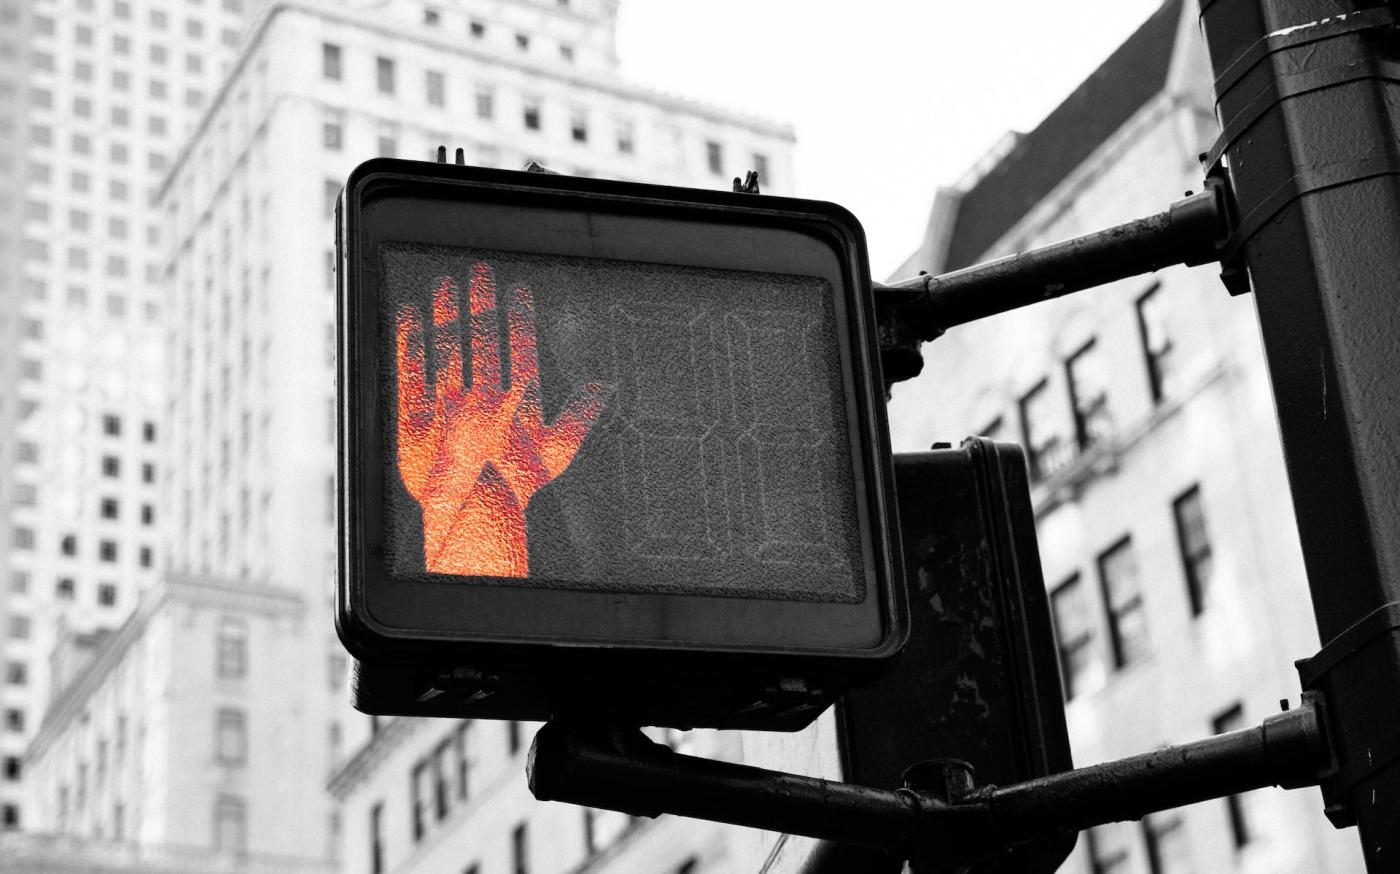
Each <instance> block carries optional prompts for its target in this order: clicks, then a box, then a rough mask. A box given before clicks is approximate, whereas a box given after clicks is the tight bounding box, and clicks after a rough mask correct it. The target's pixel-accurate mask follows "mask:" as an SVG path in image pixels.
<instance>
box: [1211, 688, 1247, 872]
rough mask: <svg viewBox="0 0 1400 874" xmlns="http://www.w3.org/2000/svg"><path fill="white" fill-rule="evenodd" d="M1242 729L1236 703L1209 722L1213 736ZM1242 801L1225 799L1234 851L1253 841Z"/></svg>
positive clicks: (1233, 797)
mask: <svg viewBox="0 0 1400 874" xmlns="http://www.w3.org/2000/svg"><path fill="white" fill-rule="evenodd" d="M1244 727H1245V724H1244V705H1242V704H1240V703H1238V702H1236V703H1235V704H1234V705H1232V706H1230V707H1229V708H1227V709H1225V710H1223V711H1221V712H1220V713H1219V714H1218V715H1216V717H1215V718H1214V719H1212V720H1211V731H1212V732H1214V733H1215V734H1225V733H1226V732H1231V731H1238V730H1239V729H1241V728H1244ZM1244 800H1245V799H1244V796H1242V795H1227V796H1226V797H1225V811H1226V814H1227V815H1228V816H1229V822H1230V840H1231V841H1232V842H1233V843H1234V846H1235V849H1239V848H1240V847H1243V846H1244V845H1245V844H1247V843H1249V842H1250V840H1252V839H1253V834H1252V833H1251V832H1250V828H1249V817H1248V815H1247V814H1246V812H1245V804H1244Z"/></svg>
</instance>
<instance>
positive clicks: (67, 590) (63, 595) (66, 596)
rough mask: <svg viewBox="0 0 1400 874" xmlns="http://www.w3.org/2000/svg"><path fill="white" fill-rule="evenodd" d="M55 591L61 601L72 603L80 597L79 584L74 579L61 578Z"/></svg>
mask: <svg viewBox="0 0 1400 874" xmlns="http://www.w3.org/2000/svg"><path fill="white" fill-rule="evenodd" d="M53 591H54V597H56V598H58V599H59V600H60V601H72V600H73V599H74V598H76V597H77V595H78V583H77V581H76V580H74V579H73V578H72V577H59V578H58V581H57V582H56V583H54V589H53Z"/></svg>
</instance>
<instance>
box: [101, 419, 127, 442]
mask: <svg viewBox="0 0 1400 874" xmlns="http://www.w3.org/2000/svg"><path fill="white" fill-rule="evenodd" d="M102 433H103V434H106V435H107V436H108V437H120V436H121V433H122V419H121V416H114V415H112V414H111V413H108V414H107V415H105V416H103V417H102Z"/></svg>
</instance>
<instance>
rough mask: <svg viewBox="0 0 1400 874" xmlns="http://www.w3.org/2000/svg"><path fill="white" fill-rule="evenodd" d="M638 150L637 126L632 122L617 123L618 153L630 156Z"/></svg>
mask: <svg viewBox="0 0 1400 874" xmlns="http://www.w3.org/2000/svg"><path fill="white" fill-rule="evenodd" d="M636 148H637V130H636V126H635V125H633V124H632V122H630V121H619V122H618V123H617V151H618V153H619V154H623V155H630V154H632V152H633V151H635V150H636Z"/></svg>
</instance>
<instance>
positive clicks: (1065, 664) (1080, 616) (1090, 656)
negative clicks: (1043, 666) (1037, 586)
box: [1050, 574, 1103, 701]
mask: <svg viewBox="0 0 1400 874" xmlns="http://www.w3.org/2000/svg"><path fill="white" fill-rule="evenodd" d="M1050 613H1051V618H1052V621H1053V622H1054V627H1055V642H1056V645H1057V647H1058V650H1059V655H1060V678H1061V680H1062V681H1063V682H1064V687H1065V688H1064V693H1065V700H1066V701H1069V700H1070V699H1072V698H1074V696H1076V695H1080V694H1082V693H1084V692H1086V691H1088V689H1089V688H1090V687H1091V686H1092V685H1094V684H1096V683H1098V682H1099V681H1100V680H1101V679H1102V676H1103V666H1102V665H1101V664H1100V663H1099V660H1098V654H1097V650H1096V649H1095V647H1094V627H1093V622H1092V621H1091V619H1090V612H1089V605H1088V603H1087V602H1086V600H1085V591H1084V585H1083V583H1082V582H1081V581H1080V579H1079V574H1075V575H1073V576H1071V577H1070V578H1069V579H1067V580H1065V581H1064V582H1063V583H1060V584H1059V585H1058V586H1056V587H1055V588H1054V589H1053V590H1052V591H1051V592H1050Z"/></svg>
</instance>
